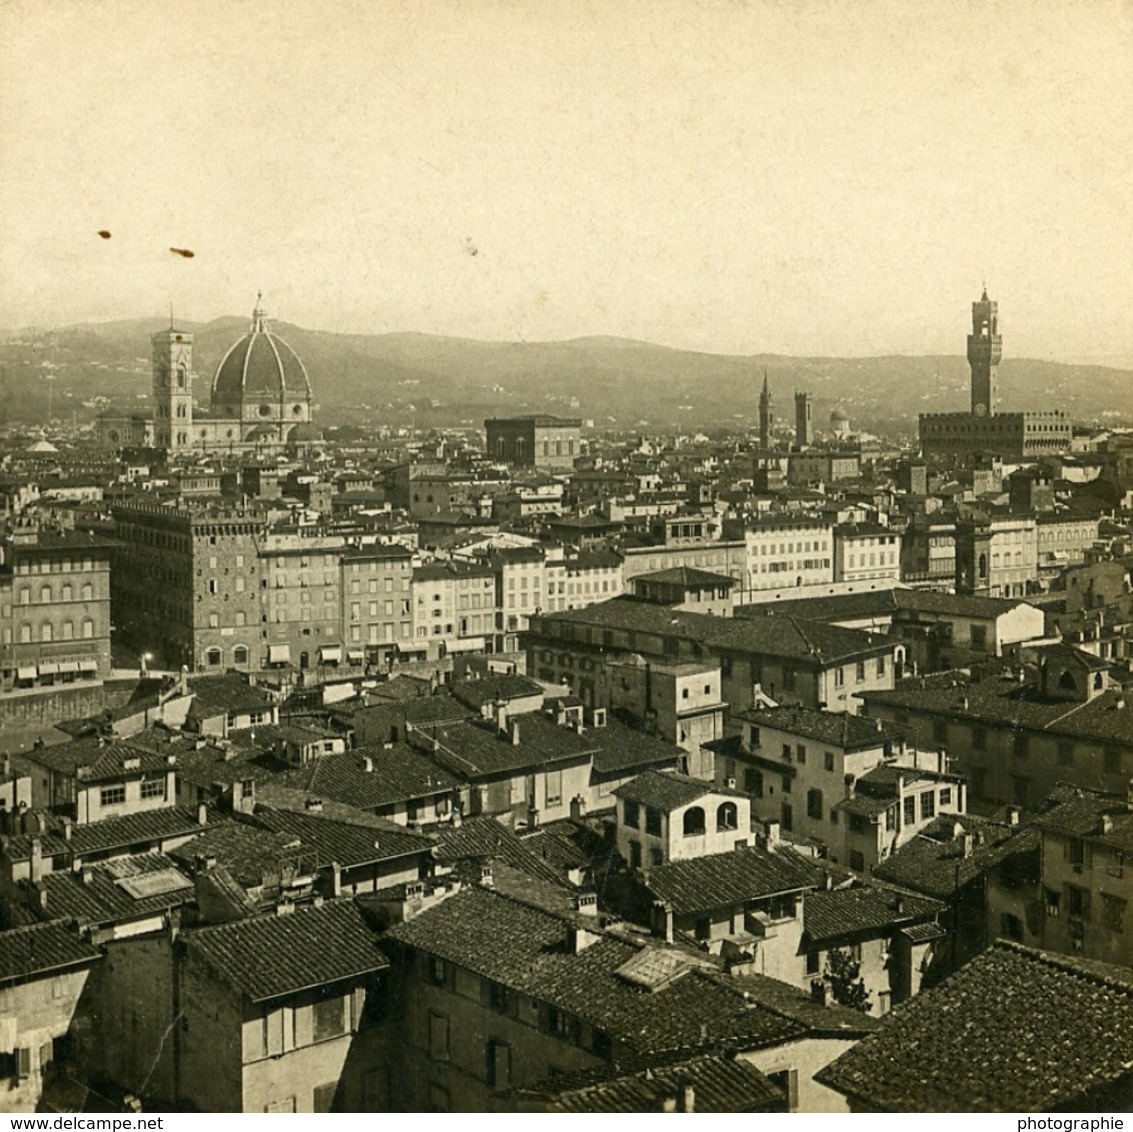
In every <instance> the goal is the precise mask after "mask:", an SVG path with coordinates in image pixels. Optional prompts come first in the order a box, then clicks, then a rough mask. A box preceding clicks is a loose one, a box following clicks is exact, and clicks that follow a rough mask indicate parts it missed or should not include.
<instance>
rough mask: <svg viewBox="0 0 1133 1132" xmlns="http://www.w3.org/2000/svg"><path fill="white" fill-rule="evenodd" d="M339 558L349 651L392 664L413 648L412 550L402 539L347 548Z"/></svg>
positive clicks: (372, 660)
mask: <svg viewBox="0 0 1133 1132" xmlns="http://www.w3.org/2000/svg"><path fill="white" fill-rule="evenodd" d="M340 561H341V570H342V582H341V585H340V589H341V592H342V602H343V613H344V618H343V619H344V625H345V633H344V636H345V637H346V650H347V653H348V654H350V653H356V652H358V651H359V650H365V656H366V659H367V660H369V661H371V662H372V663H377V664H388V663H389V662H390V661H391V660H392V659H393V658H394V656H396V655H397V653H398V652H399V651H406V652H408V651H410V650H412V649H413V648H414V647H415V641H414V631H413V630H414V601H413V584H412V577H413V552H412V551H411V550H409V549H408V548H407V547H404V546H401V545H399V544H397V543H391V544H389V545H387V546H363V547H347V548H346V549H345V550H343V552H342V557H341V560H340ZM281 659H287V658H286V657H283V658H281ZM296 659H298V657H296ZM348 659H349V657H348Z"/></svg>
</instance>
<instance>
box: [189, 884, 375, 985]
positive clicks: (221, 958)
mask: <svg viewBox="0 0 1133 1132" xmlns="http://www.w3.org/2000/svg"><path fill="white" fill-rule="evenodd" d="M182 939H183V940H184V947H185V950H186V951H187V952H188V953H189V954H190V955H192V956H197V957H199V958H201V959H203V960H204V961H205V962H207V963H208V964H209V966H211V967H212V968H213V969H214V970H215V971H216V973H217V974H218V975H219V976H220V977H221V978H222V979H223V980H224V981H225V982H227V983H228V984H229V985H231V986H233V987H235V988H236V989H237V990H240V991H242V992H243V993H244V994H245V995H247V997H248V998H250V999H251V1000H252V1001H253V1002H263V1001H265V1000H267V999H272V998H279V997H281V996H283V995H290V994H296V993H298V992H299V991H303V990H311V989H314V988H317V987H324V986H328V985H330V984H334V983H339V982H343V981H346V980H352V979H356V978H360V977H361V976H364V975H368V974H371V973H372V972H374V971H380V970H382V969H383V968H385V967H387V966H388V965H389V963H388V961H387V960H386V958H385V956H384V955H383V954H382V953H381V951H379V950H378V945H377V939H376V937H375V935H374V933H373V932H372V931H371V930H370V928H369V927H368V926H367V925H366V922H365V921H364V920H363V919H362V914H361V912H359V911H358V909H357V908H356V907H355V905H354V903H353V901H351V900H334V901H327V902H326V903H325V904H322V905H321V906H315V905H309V906H306V907H302V908H296V909H295V910H294V911H293V912H290V913H288V914H283V915H274V914H272V915H267V916H259V917H256V918H254V919H248V920H237V921H235V922H233V923H230V924H221V925H219V926H216V927H207V928H199V929H197V930H196V931H193V932H186V933H185V935H184V936H183V937H182Z"/></svg>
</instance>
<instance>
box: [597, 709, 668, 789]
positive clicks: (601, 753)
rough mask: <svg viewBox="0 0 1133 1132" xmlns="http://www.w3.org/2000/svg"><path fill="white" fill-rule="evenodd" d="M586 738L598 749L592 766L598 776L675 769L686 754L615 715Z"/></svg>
mask: <svg viewBox="0 0 1133 1132" xmlns="http://www.w3.org/2000/svg"><path fill="white" fill-rule="evenodd" d="M583 735H584V736H585V737H586V738H587V739H589V741H590V742H591V743H593V744H594V745H595V747H597V750H595V752H594V759H593V764H592V766H593V773H594V774H595V775H598V776H611V775H616V774H626V773H629V772H631V771H634V770H645V769H650V770H675V769H676V768H677V767H678V766H679V765H680V760H681V759H682V758H684V756H685V753H686V752H685V751H684V750H683V749H682V748H681V747H678V746H677V745H676V744H675V743H670V742H669V740H668V739H663V738H661V737H660V736H658V735H649V734H647V733H646V732H644V731H639V730H638V729H637V728H635V727H630V726H628V725H627V724H625V723H622V722H621V720H619V719H616V718H614V717H612V716H607V719H606V725H605V726H604V727H588V728H587V729H586V730H585V731H584V732H583Z"/></svg>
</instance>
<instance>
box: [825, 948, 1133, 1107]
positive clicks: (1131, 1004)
mask: <svg viewBox="0 0 1133 1132" xmlns="http://www.w3.org/2000/svg"><path fill="white" fill-rule="evenodd" d="M816 1079H817V1080H818V1081H820V1082H821V1083H823V1084H825V1085H828V1086H830V1087H831V1088H834V1089H837V1090H839V1091H840V1092H843V1093H845V1094H847V1095H848V1096H851V1097H853V1098H854V1099H855V1100H857V1101H858V1102H859V1103H862V1104H864V1105H868V1106H869V1107H871V1108H874V1109H878V1110H880V1111H883V1112H1050V1111H1060V1110H1062V1111H1066V1110H1071V1111H1074V1110H1077V1111H1091V1110H1093V1107H1094V1106H1093V1105H1092V1104H1091V1103H1090V1099H1089V1094H1090V1092H1091V1090H1097V1089H1101V1088H1105V1087H1120V1086H1122V1085H1123V1086H1124V1089H1125V1095H1126V1097H1128V1098H1133V971H1130V970H1129V969H1128V968H1122V967H1107V966H1105V965H1103V964H1098V963H1085V962H1081V961H1077V960H1074V959H1070V958H1068V957H1065V956H1056V955H1052V954H1050V953H1047V952H1041V951H1034V950H1031V949H1029V948H1023V947H1020V946H1018V945H1016V944H1009V943H1004V942H1000V943H997V944H995V945H994V946H993V947H991V948H990V949H989V950H987V951H985V952H983V953H982V954H981V955H978V956H976V958H975V959H973V960H972V961H971V962H970V963H968V964H967V965H966V966H964V967H962V968H961V969H960V970H959V971H957V972H956V973H955V974H954V975H952V976H951V977H950V978H949V979H947V980H946V981H945V982H944V983H942V984H941V985H940V986H939V987H936V988H934V989H932V990H928V991H922V992H921V993H920V994H919V995H917V996H916V997H915V998H913V999H910V1000H909V1001H908V1002H907V1003H904V1004H903V1005H902V1006H901V1007H900V1008H898V1009H897V1010H895V1011H894V1012H893V1013H892V1014H890V1015H888V1016H887V1017H886V1018H885V1019H884V1020H883V1021H882V1023H881V1026H880V1028H879V1030H878V1031H877V1033H875V1034H872V1035H871V1036H869V1037H867V1038H866V1039H865V1040H863V1041H862V1042H860V1043H858V1045H856V1046H854V1047H853V1048H852V1049H850V1050H849V1051H847V1052H846V1053H844V1054H843V1055H842V1056H841V1057H839V1058H838V1059H837V1060H836V1061H834V1062H832V1063H831V1064H830V1065H829V1066H827V1067H826V1068H825V1069H822V1070H820V1072H819V1073H818V1074H817V1075H816ZM1113 1103H1114V1099H1113V1098H1110V1102H1109V1106H1108V1107H1112V1105H1113Z"/></svg>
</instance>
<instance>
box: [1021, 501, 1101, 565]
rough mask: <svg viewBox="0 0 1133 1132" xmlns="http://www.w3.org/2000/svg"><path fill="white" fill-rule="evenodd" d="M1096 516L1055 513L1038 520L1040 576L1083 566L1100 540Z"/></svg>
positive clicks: (1037, 536)
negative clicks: (1087, 553) (1091, 549)
mask: <svg viewBox="0 0 1133 1132" xmlns="http://www.w3.org/2000/svg"><path fill="white" fill-rule="evenodd" d="M1099 522H1100V520H1099V519H1098V517H1097V516H1096V515H1080V514H1076V513H1074V512H1066V511H1052V512H1048V513H1046V514H1043V515H1037V516H1036V517H1035V543H1036V552H1037V555H1038V570H1039V574H1040V575H1052V574H1053V575H1056V574H1058V573H1060V572H1061V571H1062V570H1065V569H1066V567H1067V566H1080V565H1081V564H1082V563H1083V562H1085V561H1086V551H1088V550H1089V549H1090V548H1091V547H1092V546H1093V545H1094V543H1095V542H1097V540H1098V526H1099Z"/></svg>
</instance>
